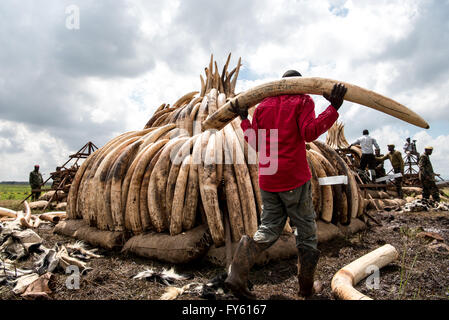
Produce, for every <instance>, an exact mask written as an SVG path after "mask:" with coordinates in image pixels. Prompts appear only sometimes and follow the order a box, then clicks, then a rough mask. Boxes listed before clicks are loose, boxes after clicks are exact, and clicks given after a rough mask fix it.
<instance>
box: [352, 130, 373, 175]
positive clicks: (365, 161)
mask: <svg viewBox="0 0 449 320" xmlns="http://www.w3.org/2000/svg"><path fill="white" fill-rule="evenodd" d="M356 144H359V145H360V147H361V148H362V158H361V159H360V170H365V169H366V167H368V169H369V170H370V171H371V173H372V176H373V177H372V180H373V181H374V180H375V175H376V171H375V170H376V157H375V156H374V152H373V146H374V147H376V149H379V150H380V148H379V145H378V144H377V141H376V139H374V138H371V137H370V136H369V131H368V130H367V129H365V130H363V136H362V137H360V138H358V139H357V140H356V141H354V142H353V143H351V145H350V146H349V148H351V147H352V146H353V145H356Z"/></svg>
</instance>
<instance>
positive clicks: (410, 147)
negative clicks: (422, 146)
mask: <svg viewBox="0 0 449 320" xmlns="http://www.w3.org/2000/svg"><path fill="white" fill-rule="evenodd" d="M412 151H413V145H412V143H411V141H410V137H408V138H407V139H405V144H404V152H405V153H407V152H412Z"/></svg>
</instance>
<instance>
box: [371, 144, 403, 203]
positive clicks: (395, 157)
mask: <svg viewBox="0 0 449 320" xmlns="http://www.w3.org/2000/svg"><path fill="white" fill-rule="evenodd" d="M394 148H395V146H394V144H389V145H388V151H389V152H388V153H387V154H386V155H385V156H383V157H378V158H376V160H378V161H382V162H383V161H385V160H386V159H389V160H390V162H391V166H392V167H393V171H394V173H401V174H402V175H404V160H403V159H402V154H401V153H400V152H399V151H397V150H394ZM394 184H395V185H396V190H397V192H398V195H399V198H402V196H403V193H402V177H399V178H396V179H394Z"/></svg>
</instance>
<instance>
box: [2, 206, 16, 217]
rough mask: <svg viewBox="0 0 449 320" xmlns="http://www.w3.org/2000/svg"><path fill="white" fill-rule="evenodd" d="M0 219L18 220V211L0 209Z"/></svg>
mask: <svg viewBox="0 0 449 320" xmlns="http://www.w3.org/2000/svg"><path fill="white" fill-rule="evenodd" d="M0 217H8V218H16V217H17V211H14V210H11V209H7V208H1V207H0Z"/></svg>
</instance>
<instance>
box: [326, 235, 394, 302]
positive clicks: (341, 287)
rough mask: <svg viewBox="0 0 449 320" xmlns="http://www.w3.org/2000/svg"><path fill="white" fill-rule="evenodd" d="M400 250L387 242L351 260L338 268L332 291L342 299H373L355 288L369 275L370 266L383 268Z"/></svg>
mask: <svg viewBox="0 0 449 320" xmlns="http://www.w3.org/2000/svg"><path fill="white" fill-rule="evenodd" d="M398 255H399V254H398V252H397V250H396V249H395V247H393V246H392V245H390V244H386V245H384V246H382V247H380V248H377V249H376V250H374V251H371V252H370V253H368V254H366V255H364V256H362V257H360V258H359V259H357V260H355V261H353V262H351V263H350V264H348V265H347V266H345V267H343V268H342V269H340V270H338V271H337V273H336V274H335V275H334V277H333V278H332V281H331V287H332V292H333V293H334V295H335V296H336V297H337V298H339V299H342V300H372V299H371V298H370V297H368V296H366V295H364V294H363V293H361V292H359V291H357V290H356V289H354V287H353V286H355V285H356V284H357V283H358V282H359V281H360V280H362V279H363V278H365V277H367V276H368V275H369V274H368V273H367V272H369V271H368V268H369V267H372V266H375V267H376V268H379V269H380V268H382V267H384V266H386V265H387V264H389V263H390V262H392V261H394V260H396V259H397V257H398Z"/></svg>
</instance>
